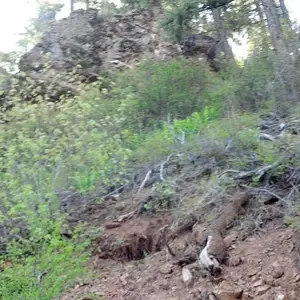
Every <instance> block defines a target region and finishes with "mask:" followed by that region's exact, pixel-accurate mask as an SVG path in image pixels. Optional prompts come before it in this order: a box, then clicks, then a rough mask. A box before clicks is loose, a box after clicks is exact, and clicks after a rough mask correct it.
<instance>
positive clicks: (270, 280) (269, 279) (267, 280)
mask: <svg viewBox="0 0 300 300" xmlns="http://www.w3.org/2000/svg"><path fill="white" fill-rule="evenodd" d="M264 283H266V284H268V285H271V286H273V285H274V279H273V277H272V276H271V275H267V276H266V277H265V278H264Z"/></svg>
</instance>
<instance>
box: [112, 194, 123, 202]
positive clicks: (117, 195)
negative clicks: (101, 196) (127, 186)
mask: <svg viewBox="0 0 300 300" xmlns="http://www.w3.org/2000/svg"><path fill="white" fill-rule="evenodd" d="M110 198H111V200H113V201H119V200H120V199H121V195H120V194H114V195H111V196H110Z"/></svg>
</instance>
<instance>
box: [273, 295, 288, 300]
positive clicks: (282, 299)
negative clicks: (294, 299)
mask: <svg viewBox="0 0 300 300" xmlns="http://www.w3.org/2000/svg"><path fill="white" fill-rule="evenodd" d="M274 300H287V297H286V295H283V294H279V295H277V296H276V297H275V298H274Z"/></svg>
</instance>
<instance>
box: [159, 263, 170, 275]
mask: <svg viewBox="0 0 300 300" xmlns="http://www.w3.org/2000/svg"><path fill="white" fill-rule="evenodd" d="M172 267H173V266H172V265H171V264H165V265H163V266H161V267H160V268H159V272H160V273H161V274H164V275H166V274H171V273H172V272H173V268H172Z"/></svg>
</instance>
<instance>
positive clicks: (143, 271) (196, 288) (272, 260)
mask: <svg viewBox="0 0 300 300" xmlns="http://www.w3.org/2000/svg"><path fill="white" fill-rule="evenodd" d="M266 210H267V211H268V213H267V215H268V218H269V221H267V222H265V225H264V226H263V228H261V229H260V230H259V231H257V232H256V233H254V234H250V235H248V234H245V228H243V226H244V221H243V220H241V221H240V223H239V224H236V226H234V227H232V228H231V229H230V230H228V231H226V234H225V239H224V240H225V242H226V244H227V245H228V246H229V247H228V258H227V260H226V262H225V263H224V264H222V274H221V276H220V277H218V278H215V279H213V278H210V277H209V276H207V274H205V273H203V271H201V270H200V269H199V268H198V263H197V262H196V263H194V264H191V265H189V266H188V267H189V269H190V270H191V271H192V273H193V284H192V285H191V286H186V285H185V284H184V283H183V281H182V278H181V272H182V267H181V266H179V265H178V264H177V259H176V258H173V257H172V256H170V255H168V252H167V251H166V248H165V247H164V246H163V244H162V243H159V242H158V241H157V240H156V243H157V244H155V242H154V240H155V239H154V238H153V240H152V242H150V243H149V244H148V246H147V245H145V241H146V240H147V236H152V237H155V235H157V233H158V232H159V228H162V227H163V226H164V224H171V223H172V218H171V217H170V215H166V214H165V215H153V216H143V215H142V216H138V217H137V218H134V219H131V220H128V221H124V222H123V223H121V224H118V225H116V226H118V227H116V228H111V227H114V226H113V224H114V223H111V222H109V223H107V227H108V228H110V229H106V230H105V232H104V235H103V237H104V238H103V237H102V239H99V240H98V244H97V245H96V246H95V249H96V250H95V256H94V258H93V267H94V268H95V270H96V271H97V274H99V278H97V279H95V280H94V281H92V282H89V283H87V284H81V285H80V284H78V285H77V286H75V287H74V289H73V290H72V291H70V293H68V294H66V295H64V296H63V297H62V298H61V299H63V300H71V299H82V300H83V299H107V300H109V299H118V300H121V299H122V300H137V299H146V300H151V299H157V300H160V299H161V300H171V299H172V300H175V299H178V300H181V299H186V300H189V299H203V300H204V299H209V300H210V299H220V300H231V299H244V300H245V299H257V300H259V299H261V300H273V299H290V300H296V299H300V298H299V297H300V269H299V262H298V251H299V249H298V247H299V234H298V233H297V231H296V230H294V229H291V228H288V227H286V226H285V225H284V223H283V219H282V217H281V216H282V215H281V214H280V213H279V211H280V206H279V205H272V206H268V207H267V208H266ZM197 226H199V224H198V225H197ZM200 226H201V225H200ZM204 226H206V224H204ZM246 235H247V236H246ZM142 237H144V240H143V238H142ZM139 239H142V240H143V241H142V242H140V243H141V244H136V243H137V241H139ZM103 240H105V241H106V242H107V243H110V246H111V245H112V244H111V243H113V241H120V245H118V246H116V247H115V249H120V248H122V246H121V244H122V243H123V244H124V247H123V248H122V249H123V252H122V251H120V250H119V252H118V253H117V254H116V253H110V254H111V257H109V255H103V251H101V250H100V248H101V247H102V249H103ZM143 243H144V244H143ZM125 245H127V246H129V245H130V246H131V247H133V248H134V247H136V248H135V249H138V247H143V246H142V245H144V249H146V250H147V251H148V254H147V253H144V254H145V255H144V257H145V258H143V259H137V257H132V256H130V255H129V254H128V253H129V252H130V249H132V248H130V249H129V250H128V251H129V252H128V253H127V254H128V256H126V255H125V254H124V253H125V250H124V249H125V248H126V247H125ZM151 246H153V247H154V248H153V249H151ZM170 246H171V248H172V249H173V250H174V252H176V255H178V256H180V255H181V254H182V253H186V252H189V251H188V250H187V249H191V248H194V249H196V251H198V252H200V249H201V248H200V247H197V245H196V242H195V235H194V234H192V232H191V231H186V232H184V233H182V234H180V235H179V236H178V237H177V238H175V239H174V240H173V241H172V242H171V243H170ZM147 247H149V248H147ZM112 248H113V247H112ZM151 251H153V252H154V253H150V252H151ZM106 254H107V253H106ZM137 254H138V253H137ZM122 255H123V256H122ZM117 258H119V259H120V260H119V259H117ZM135 259H137V260H135ZM122 260H123V261H122ZM240 292H242V295H241V296H240V297H239V296H238V295H239V294H240ZM97 295H98V298H97ZM213 295H216V296H213ZM100 296H101V297H100Z"/></svg>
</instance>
